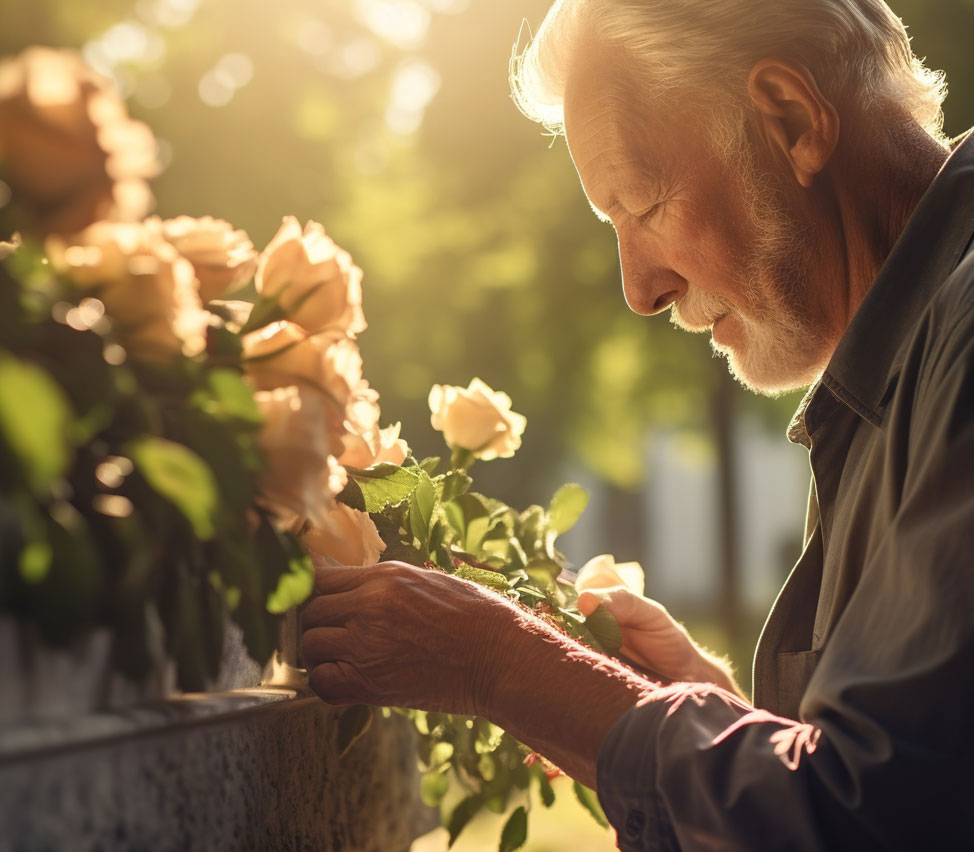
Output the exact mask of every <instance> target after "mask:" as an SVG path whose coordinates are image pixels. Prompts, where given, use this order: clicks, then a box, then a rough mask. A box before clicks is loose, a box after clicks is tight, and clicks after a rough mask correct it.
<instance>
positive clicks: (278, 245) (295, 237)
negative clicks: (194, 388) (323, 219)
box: [254, 216, 366, 337]
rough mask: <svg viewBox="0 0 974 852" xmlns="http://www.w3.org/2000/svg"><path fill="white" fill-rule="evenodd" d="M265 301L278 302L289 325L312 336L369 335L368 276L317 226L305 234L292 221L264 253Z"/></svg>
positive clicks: (260, 283) (260, 276)
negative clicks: (365, 295)
mask: <svg viewBox="0 0 974 852" xmlns="http://www.w3.org/2000/svg"><path fill="white" fill-rule="evenodd" d="M254 283H255V285H256V287H257V292H258V293H260V294H261V296H263V297H267V298H276V299H277V300H278V302H279V303H280V305H281V308H282V309H283V310H284V312H285V314H286V315H287V317H288V319H290V320H292V321H293V322H295V323H297V324H298V325H299V326H301V327H302V328H303V329H305V330H306V331H309V332H311V333H317V332H320V331H339V332H341V333H342V334H348V335H350V336H353V337H354V336H355V335H356V334H357V333H359V332H361V331H365V329H366V322H365V315H364V314H363V313H362V270H361V269H359V268H358V267H357V266H356V265H355V264H354V263H352V258H351V255H349V253H348V252H347V251H344V250H343V249H341V248H339V247H338V246H337V245H335V243H334V242H333V241H332V240H331V238H330V237H328V236H327V235H326V234H325V230H324V228H322V227H321V225H319V224H318V223H317V222H308V224H307V225H306V226H305V228H304V231H303V232H302V231H301V226H300V225H299V224H298V220H297V219H295V218H294V217H293V216H287V217H285V219H284V224H282V225H281V227H280V230H278V232H277V234H276V235H275V236H274V238H273V239H272V240H271V241H270V243H269V244H268V246H267V248H265V249H264V251H263V252H262V253H261V256H260V261H259V262H258V264H257V276H256V278H255V281H254Z"/></svg>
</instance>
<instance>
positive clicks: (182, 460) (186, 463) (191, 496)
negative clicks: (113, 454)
mask: <svg viewBox="0 0 974 852" xmlns="http://www.w3.org/2000/svg"><path fill="white" fill-rule="evenodd" d="M125 454H126V455H127V456H128V457H129V458H130V459H132V461H133V462H134V463H135V466H136V468H137V469H138V471H139V472H140V473H141V474H142V476H143V477H144V478H145V481H146V482H148V483H149V485H150V486H151V487H152V488H153V489H154V490H155V491H156V493H158V494H160V495H161V496H163V497H165V498H166V499H167V500H169V502H170V503H172V504H173V505H174V506H175V507H176V508H177V509H179V511H180V512H182V513H183V515H185V517H186V520H188V521H189V523H190V525H191V526H192V527H193V532H194V533H196V537H197V538H199V539H200V540H202V541H208V540H209V539H211V538H213V535H214V533H215V517H216V513H217V511H218V510H219V507H220V506H219V503H220V501H219V496H218V489H217V484H216V478H215V477H214V476H213V471H212V470H210V467H209V465H207V463H206V462H205V461H203V459H202V458H200V457H199V456H198V455H197V454H196V453H194V452H193V451H192V450H191V449H189V447H186V446H184V445H183V444H177V443H175V442H174V441H167V440H166V439H164V438H156V437H152V436H147V437H143V438H137V439H136V440H134V441H132V442H130V443H129V444H128V446H127V447H126V450H125Z"/></svg>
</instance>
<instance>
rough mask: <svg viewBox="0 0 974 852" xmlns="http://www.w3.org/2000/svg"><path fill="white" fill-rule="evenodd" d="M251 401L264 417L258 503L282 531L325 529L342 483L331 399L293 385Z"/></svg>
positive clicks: (342, 475) (260, 392) (342, 485)
mask: <svg viewBox="0 0 974 852" xmlns="http://www.w3.org/2000/svg"><path fill="white" fill-rule="evenodd" d="M254 399H255V401H256V402H257V407H258V408H259V410H260V412H261V414H262V415H263V417H264V424H263V427H262V428H261V431H260V435H259V436H258V444H259V446H260V449H261V452H262V454H263V456H264V462H265V468H264V472H263V474H262V476H261V480H260V497H259V500H258V502H260V504H261V505H263V506H265V507H266V508H268V509H269V510H270V511H271V512H272V513H273V514H274V516H275V517H276V518H277V520H278V523H279V524H280V526H281V527H282V528H286V529H290V530H295V531H296V530H298V529H300V528H301V526H303V524H304V522H305V521H306V520H307V521H310V522H311V523H312V524H313V525H315V526H318V527H324V526H326V525H327V523H328V520H327V517H328V513H329V512H330V511H331V510H332V509H333V508H334V506H335V495H336V494H338V493H339V492H340V491H341V490H342V489H343V488H344V487H345V483H346V481H347V480H346V476H345V469H344V468H343V467H342V466H341V465H339V464H338V460H337V459H336V458H335V455H334V453H333V448H334V445H335V437H334V433H333V432H332V430H331V428H330V426H329V422H330V420H331V411H332V409H333V403H332V401H331V400H330V399H329V397H327V396H326V395H325V394H324V393H322V392H321V391H320V390H318V389H317V388H314V387H309V386H301V387H299V386H297V385H291V386H289V387H280V388H275V389H274V390H265V391H257V392H256V393H255V394H254ZM339 446H340V442H339Z"/></svg>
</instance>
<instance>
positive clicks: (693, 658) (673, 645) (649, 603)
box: [578, 584, 742, 695]
mask: <svg viewBox="0 0 974 852" xmlns="http://www.w3.org/2000/svg"><path fill="white" fill-rule="evenodd" d="M600 605H601V606H604V607H605V608H606V609H607V610H608V611H609V612H610V613H612V615H613V616H614V617H615V620H616V621H617V622H619V627H620V628H621V629H622V647H621V648H620V649H619V653H620V655H621V656H623V657H625V658H626V659H627V660H630V661H632V662H633V663H635V664H636V665H637V666H640V667H641V668H643V669H645V670H646V671H648V672H651V673H654V674H658V675H660V676H661V677H663V678H665V679H666V680H669V681H688V682H698V683H715V684H717V686H721V687H723V688H724V689H727V690H730V691H731V692H733V693H735V694H737V695H741V694H742V693H741V690H740V688H739V687H738V685H737V683H736V682H735V681H734V678H733V676H732V675H731V673H730V668H729V666H728V665H727V664H726V663H725V662H724V661H723V660H720V659H719V658H717V657H715V656H713V655H712V654H709V653H708V652H707V651H705V650H704V649H703V648H701V647H700V646H699V645H697V644H696V643H695V642H694V641H693V639H691V638H690V634H689V633H687V631H686V628H685V627H684V626H683V625H682V624H680V623H679V622H677V621H675V620H674V619H673V617H672V616H671V615H670V614H669V613H668V612H667V611H666V608H665V607H664V606H663V605H662V604H660V603H658V602H657V601H654V600H650V599H649V598H646V597H643V596H642V595H637V594H635V593H634V592H631V591H630V590H629V589H627V588H625V587H623V586H619V585H616V586H610V587H603V588H600V587H589V586H586V585H584V584H580V585H579V596H578V608H579V611H580V612H581V613H582V614H583V615H585V616H588V615H591V614H592V613H593V612H594V611H595V610H596V609H597V608H598V607H599V606H600Z"/></svg>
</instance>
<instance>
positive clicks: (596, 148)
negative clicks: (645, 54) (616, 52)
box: [564, 62, 666, 201]
mask: <svg viewBox="0 0 974 852" xmlns="http://www.w3.org/2000/svg"><path fill="white" fill-rule="evenodd" d="M564 109H565V138H566V140H567V142H568V148H569V151H570V152H571V156H572V160H573V161H574V163H575V168H576V169H577V170H578V173H579V175H580V176H581V178H582V181H583V183H584V184H585V185H586V187H588V186H589V184H590V183H591V182H592V179H593V178H598V179H599V182H603V181H608V182H610V183H615V182H617V181H616V177H618V176H616V177H614V173H615V172H617V171H624V172H628V171H631V170H632V168H633V167H636V169H638V170H639V171H641V172H644V173H645V172H647V171H653V172H655V171H656V170H657V169H658V168H659V166H660V163H661V160H662V159H663V158H664V157H665V156H666V155H665V152H664V151H663V147H662V145H661V144H660V142H661V140H662V138H663V136H662V133H661V127H660V116H659V115H658V113H657V112H656V110H654V109H653V107H652V103H651V101H650V100H649V99H647V98H644V97H642V96H641V95H640V93H639V92H638V90H637V89H636V87H635V86H634V85H633V84H632V82H631V79H630V76H629V75H628V74H627V73H626V72H625V70H624V69H621V68H619V67H617V66H616V65H615V63H611V62H610V63H602V64H596V63H592V64H589V65H588V66H587V67H586V65H583V64H579V65H578V66H575V68H573V73H572V74H571V75H570V77H569V79H568V83H567V86H566V89H565V104H564ZM593 201H594V199H593Z"/></svg>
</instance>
